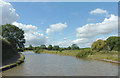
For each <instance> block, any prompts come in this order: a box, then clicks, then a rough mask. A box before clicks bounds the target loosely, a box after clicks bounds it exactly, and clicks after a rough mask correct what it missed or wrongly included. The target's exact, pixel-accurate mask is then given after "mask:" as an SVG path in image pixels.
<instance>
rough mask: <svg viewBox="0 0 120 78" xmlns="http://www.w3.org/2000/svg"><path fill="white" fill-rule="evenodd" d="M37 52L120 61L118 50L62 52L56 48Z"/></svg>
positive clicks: (113, 61) (112, 61)
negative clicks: (119, 59)
mask: <svg viewBox="0 0 120 78" xmlns="http://www.w3.org/2000/svg"><path fill="white" fill-rule="evenodd" d="M37 53H49V54H57V55H65V56H73V57H77V58H85V59H92V60H101V61H106V62H111V63H120V62H119V61H118V51H110V52H106V51H100V52H95V51H92V52H91V51H90V52H89V50H64V51H62V52H60V51H54V50H51V51H50V50H43V51H38V52H37Z"/></svg>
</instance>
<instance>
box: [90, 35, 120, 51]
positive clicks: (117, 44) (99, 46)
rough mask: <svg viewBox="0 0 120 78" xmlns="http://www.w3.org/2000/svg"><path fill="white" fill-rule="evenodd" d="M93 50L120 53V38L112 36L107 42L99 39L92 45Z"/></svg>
mask: <svg viewBox="0 0 120 78" xmlns="http://www.w3.org/2000/svg"><path fill="white" fill-rule="evenodd" d="M91 49H92V50H96V51H102V50H104V51H120V37H117V36H111V37H109V38H107V39H106V40H101V39H99V40H97V41H95V42H94V43H93V44H92V46H91Z"/></svg>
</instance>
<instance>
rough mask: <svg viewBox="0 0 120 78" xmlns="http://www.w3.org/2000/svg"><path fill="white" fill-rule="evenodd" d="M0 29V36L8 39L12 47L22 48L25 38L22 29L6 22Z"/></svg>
mask: <svg viewBox="0 0 120 78" xmlns="http://www.w3.org/2000/svg"><path fill="white" fill-rule="evenodd" d="M0 28H1V29H2V37H3V38H4V39H6V40H8V41H9V42H10V43H11V44H12V46H13V47H14V48H16V49H17V47H18V48H23V47H24V43H25V39H24V31H23V30H22V29H19V28H18V27H16V26H15V25H11V24H6V25H2V26H1V27H0Z"/></svg>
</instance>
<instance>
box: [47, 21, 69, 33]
mask: <svg viewBox="0 0 120 78" xmlns="http://www.w3.org/2000/svg"><path fill="white" fill-rule="evenodd" d="M66 27H67V24H66V23H64V24H62V23H57V24H52V25H50V28H47V29H46V33H47V34H51V33H53V32H61V31H62V30H64V29H65V28H66Z"/></svg>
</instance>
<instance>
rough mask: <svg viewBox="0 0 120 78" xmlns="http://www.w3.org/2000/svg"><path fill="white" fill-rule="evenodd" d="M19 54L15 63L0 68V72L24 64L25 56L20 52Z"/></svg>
mask: <svg viewBox="0 0 120 78" xmlns="http://www.w3.org/2000/svg"><path fill="white" fill-rule="evenodd" d="M19 54H20V58H19V59H18V60H17V61H16V62H15V63H12V64H9V65H5V66H2V67H0V72H1V71H5V70H8V69H11V68H13V67H16V66H18V65H20V64H22V63H23V62H24V59H25V56H24V55H23V54H22V53H20V52H19Z"/></svg>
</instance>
